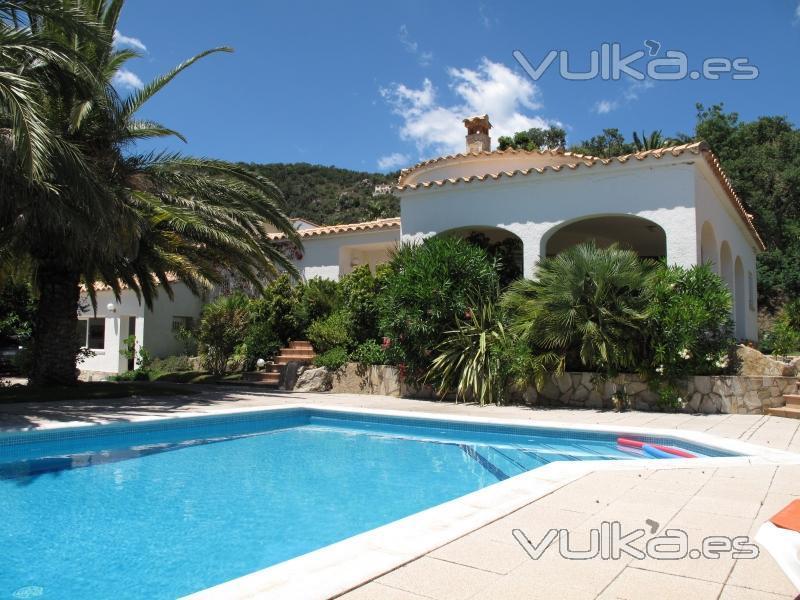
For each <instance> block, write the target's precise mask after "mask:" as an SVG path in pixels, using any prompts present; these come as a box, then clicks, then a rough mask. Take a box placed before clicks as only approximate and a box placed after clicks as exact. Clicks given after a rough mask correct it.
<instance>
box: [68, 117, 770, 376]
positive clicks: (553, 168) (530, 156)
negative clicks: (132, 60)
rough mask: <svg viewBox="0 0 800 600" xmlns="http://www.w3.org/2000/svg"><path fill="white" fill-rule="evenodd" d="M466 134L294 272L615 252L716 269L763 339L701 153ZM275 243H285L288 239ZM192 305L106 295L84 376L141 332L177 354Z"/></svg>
mask: <svg viewBox="0 0 800 600" xmlns="http://www.w3.org/2000/svg"><path fill="white" fill-rule="evenodd" d="M464 124H465V126H466V129H467V135H466V152H465V153H463V154H455V155H451V156H444V157H441V158H436V159H433V160H428V161H425V162H422V163H419V164H417V165H415V166H413V167H411V168H409V169H405V170H403V171H402V172H401V174H400V178H399V180H398V182H397V185H396V186H395V187H394V193H395V194H397V195H398V196H399V198H400V215H401V216H400V218H396V219H382V220H378V221H370V222H367V223H352V224H346V225H332V226H314V225H313V224H309V223H307V222H304V223H303V224H302V225H301V226H299V227H298V231H299V234H300V237H301V239H302V242H303V246H304V248H303V251H302V252H298V253H296V256H297V257H298V258H297V259H296V260H295V262H296V264H297V267H298V270H299V271H300V273H301V275H302V276H303V278H304V279H311V278H313V277H324V278H329V279H338V278H339V277H341V276H342V275H344V274H346V273H349V272H350V271H351V270H352V269H353V268H354V267H356V266H358V265H370V267H371V268H374V267H375V265H377V264H379V263H381V262H385V261H386V260H387V259H388V257H389V255H390V253H391V251H392V249H393V248H394V247H395V246H396V245H397V244H398V243H399V242H401V241H402V242H415V241H420V240H423V239H424V238H427V237H430V236H434V235H459V236H466V235H470V234H472V233H481V234H483V235H485V236H486V237H487V238H488V239H489V240H490V241H492V242H496V241H500V240H503V239H505V238H508V237H516V238H517V239H518V240H519V241H520V242H521V246H522V256H521V263H522V264H521V265H520V266H521V268H522V273H523V275H524V276H526V277H531V276H532V274H533V270H534V266H535V264H536V262H537V261H538V260H539V258H541V257H544V256H551V255H554V254H557V253H558V252H560V251H561V250H563V249H565V248H567V247H569V246H571V245H574V244H577V243H580V242H582V241H585V240H589V239H593V240H595V241H596V242H597V243H598V244H600V245H610V244H612V243H615V242H616V243H619V244H620V245H621V246H623V247H627V248H630V249H632V250H635V251H636V252H637V253H638V254H639V255H640V256H642V257H656V258H664V259H666V261H667V262H668V263H670V264H677V265H682V266H685V267H690V266H692V265H697V264H702V263H705V262H711V263H712V265H713V268H714V270H715V271H716V272H717V273H719V275H720V276H722V278H723V279H724V280H725V282H726V283H727V284H728V286H729V288H730V289H731V292H732V294H733V297H734V310H733V313H734V314H733V317H734V320H735V323H736V336H737V337H738V338H740V339H750V340H755V339H756V338H757V335H758V328H757V322H756V317H757V306H756V297H757V296H756V254H757V253H758V252H760V251H762V250H763V249H764V244H763V242H762V240H761V238H760V237H759V235H758V232H757V231H756V229H755V227H754V226H753V223H752V219H751V216H750V215H748V214H747V212H746V211H745V209H744V206H743V205H742V203H741V201H740V200H739V198H738V197H737V195H736V192H735V191H734V190H733V188H732V186H731V184H730V181H729V180H728V178H727V177H726V176H725V174H724V173H723V171H722V169H721V168H720V164H719V161H718V160H717V158H716V157H715V156H714V154H713V153H712V152H711V151H710V149H709V148H708V146H707V145H706V144H705V143H704V142H697V143H693V144H684V145H681V146H674V147H670V148H661V149H657V150H647V151H644V152H640V153H637V154H630V155H626V156H619V157H615V158H610V159H603V158H596V157H591V156H584V155H580V154H572V153H570V152H564V151H563V150H544V151H522V150H513V149H510V150H494V151H493V150H492V149H491V138H490V136H489V130H490V128H491V127H492V125H491V123H490V122H489V117H488V116H487V115H483V116H478V117H473V118H470V119H465V121H464ZM270 235H271V237H272V238H273V239H274V240H276V241H278V242H280V240H281V239H282V238H283V237H284V236H283V235H282V234H279V233H272V234H270ZM184 292H185V293H184ZM186 294H188V290H186V289H185V288H183V286H182V285H181V284H180V283H178V284H177V285H176V291H175V302H170V301H169V300H168V299H166V298H159V299H158V301H157V304H156V306H154V309H153V310H152V311H147V310H144V309H143V308H142V307H139V306H138V303H136V300H135V297H134V298H133V302H129V301H128V300H127V299H126V298H123V302H120V303H117V302H116V301H115V300H114V299H113V295H112V294H110V292H109V296H108V298H105V297H101V298H100V302H99V309H104V310H105V309H106V308H107V306H106V305H107V304H108V305H109V306H111V305H112V304H113V305H114V311H113V312H103V310H98V315H97V319H96V320H93V319H89V318H85V320H87V321H88V326H87V328H86V330H87V333H86V337H87V343H88V344H89V347H91V346H92V341H93V340H97V343H99V340H100V339H102V340H103V342H102V343H103V346H102V348H94V350H95V353H96V354H97V355H96V356H95V358H92V359H89V360H88V361H87V362H86V363H85V364H84V365H83V368H85V369H87V370H92V371H103V372H109V371H110V372H117V371H118V370H125V369H124V368H122V367H123V366H127V364H123V362H125V361H123V360H122V359H121V358H120V355H119V352H118V350H117V348H118V347H119V346H120V344H121V340H122V339H124V338H125V337H126V336H127V335H128V332H129V331H133V330H134V329H135V334H136V336H137V339H140V340H142V341H143V343H144V345H145V346H146V347H147V348H148V350H150V351H151V352H152V353H153V354H154V355H160V354H164V353H174V352H178V351H179V347H180V344H179V343H178V342H177V341H175V340H174V335H173V334H172V328H173V327H177V325H175V323H176V322H177V321H176V319H178V320H180V319H184V318H196V317H197V315H198V314H199V311H200V307H201V301H199V300H196V299H191V298H189V297H187V296H186ZM130 295H131V296H133V295H132V294H130ZM82 319H84V317H82ZM132 319H135V320H132ZM100 321H104V323H103V325H101V323H100ZM151 323H152V324H151ZM101 328H103V329H104V333H103V334H102V335H101V333H100V330H101ZM173 341H174V342H175V343H174V344H173ZM98 351H99V352H101V353H102V354H100V353H98Z"/></svg>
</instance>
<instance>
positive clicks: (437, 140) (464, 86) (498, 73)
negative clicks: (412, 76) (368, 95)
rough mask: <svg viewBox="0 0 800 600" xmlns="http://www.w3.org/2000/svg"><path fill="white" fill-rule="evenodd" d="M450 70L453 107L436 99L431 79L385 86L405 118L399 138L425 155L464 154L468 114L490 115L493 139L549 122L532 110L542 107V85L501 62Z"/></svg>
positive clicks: (383, 92)
mask: <svg viewBox="0 0 800 600" xmlns="http://www.w3.org/2000/svg"><path fill="white" fill-rule="evenodd" d="M447 73H448V75H449V77H450V82H449V88H450V90H451V91H452V92H453V93H454V94H455V96H456V97H457V100H456V101H455V102H454V103H453V104H450V105H445V104H443V103H441V102H440V101H439V100H438V98H437V91H436V88H435V87H434V85H433V83H432V82H431V80H430V79H428V78H425V79H424V80H423V82H422V87H420V88H416V89H415V88H412V87H409V86H407V85H405V84H402V83H395V84H392V85H391V86H390V87H388V88H384V89H381V95H382V96H383V98H384V99H385V100H386V101H387V102H388V103H389V105H390V106H391V107H392V110H393V112H394V113H395V114H397V115H399V116H400V117H401V119H402V124H401V126H400V137H401V139H403V140H405V141H410V142H413V143H414V144H415V145H416V147H417V150H418V152H419V153H420V155H422V156H423V157H425V156H431V155H436V154H452V153H456V152H463V151H464V124H463V122H462V121H463V120H464V118H466V117H468V116H472V115H476V114H488V115H489V117H490V119H491V121H492V125H493V126H494V127H493V128H492V137H493V138H494V139H497V138H498V137H500V136H502V135H512V134H514V133H515V132H517V131H522V130H525V129H530V128H531V127H542V128H546V127H548V126H549V125H550V124H551V122H548V121H547V120H545V119H543V118H542V117H539V116H535V115H531V114H529V113H530V111H535V110H538V109H540V108H541V107H542V105H541V103H540V101H539V95H540V94H539V88H538V87H537V86H536V85H535V84H534V83H533V82H532V81H530V80H529V79H527V78H526V77H525V76H523V75H518V74H517V73H515V72H514V71H512V70H511V69H509V68H508V67H507V66H505V65H504V64H502V63H495V62H492V61H490V60H489V59H487V58H483V59H482V60H481V62H480V64H479V65H478V68H477V69H469V68H464V69H456V68H450V69H448V71H447ZM553 124H557V123H553Z"/></svg>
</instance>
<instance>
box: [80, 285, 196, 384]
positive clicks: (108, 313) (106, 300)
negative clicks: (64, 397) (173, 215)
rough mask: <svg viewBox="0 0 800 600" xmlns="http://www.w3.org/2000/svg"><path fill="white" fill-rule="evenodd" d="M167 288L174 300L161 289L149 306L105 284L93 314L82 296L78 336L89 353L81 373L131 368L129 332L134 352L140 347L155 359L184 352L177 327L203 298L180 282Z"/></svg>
mask: <svg viewBox="0 0 800 600" xmlns="http://www.w3.org/2000/svg"><path fill="white" fill-rule="evenodd" d="M171 287H172V293H173V297H172V299H170V298H169V296H168V295H167V293H166V292H165V291H164V290H163V289H161V290H160V293H159V294H158V296H156V298H155V299H154V300H153V307H152V309H150V308H147V307H146V306H145V305H144V303H143V302H141V303H140V302H139V299H138V298H137V297H136V294H135V293H134V292H133V290H130V289H123V290H122V293H121V294H120V298H119V299H117V298H116V297H115V296H114V292H113V291H112V290H111V289H109V288H100V289H98V290H97V291H96V293H97V311H96V312H95V311H94V310H93V309H92V307H91V304H90V303H89V300H88V297H87V296H86V295H85V294H82V298H81V307H82V310H81V311H80V312H79V314H78V330H77V336H78V340H79V342H80V343H81V345H82V346H83V347H84V348H88V349H89V350H90V356H89V357H88V358H86V359H84V360H83V362H82V363H81V364H80V365H79V366H80V369H81V371H83V372H85V373H87V374H92V375H96V376H98V377H103V376H104V375H110V374H115V373H124V372H125V371H128V370H130V369H132V368H134V366H135V364H134V361H133V360H131V359H130V358H129V357H128V356H126V354H125V350H126V349H127V343H126V340H127V339H128V338H129V336H133V341H134V343H135V347H136V348H137V350H138V349H139V348H141V347H144V348H146V349H147V351H148V352H149V353H150V354H151V355H152V356H154V357H164V356H170V355H175V354H185V352H186V351H185V348H184V344H183V342H182V341H181V340H180V339H179V338H178V337H177V336H176V334H177V332H178V330H179V329H180V328H181V327H188V328H191V327H192V325H193V324H194V323H195V322H196V320H197V319H198V317H199V316H200V311H201V310H202V307H203V304H204V303H205V301H204V299H203V298H200V297H198V296H195V295H194V294H192V293H191V292H190V291H189V288H187V287H186V285H185V284H183V283H181V282H179V281H178V282H174V283H173V284H172V286H171Z"/></svg>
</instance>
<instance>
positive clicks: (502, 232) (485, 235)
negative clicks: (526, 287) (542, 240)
mask: <svg viewBox="0 0 800 600" xmlns="http://www.w3.org/2000/svg"><path fill="white" fill-rule="evenodd" d="M438 235H441V236H453V237H460V238H463V239H465V240H467V241H468V242H470V243H472V244H475V245H476V246H480V247H481V248H483V249H484V250H486V252H487V253H488V254H489V256H491V257H493V258H497V259H498V260H499V262H500V284H501V285H502V286H506V285H508V284H509V283H511V282H512V281H514V280H515V279H519V278H520V277H522V265H523V262H522V240H521V239H519V238H518V237H517V236H516V235H514V234H513V233H511V232H510V231H508V230H506V229H502V228H500V227H485V226H480V225H476V226H474V227H459V228H457V229H448V230H447V231H443V232H441V233H439V234H438Z"/></svg>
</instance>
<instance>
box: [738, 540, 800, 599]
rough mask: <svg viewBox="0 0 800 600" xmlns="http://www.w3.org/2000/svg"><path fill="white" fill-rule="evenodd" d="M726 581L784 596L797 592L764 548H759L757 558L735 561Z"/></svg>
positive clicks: (792, 595)
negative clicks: (759, 552)
mask: <svg viewBox="0 0 800 600" xmlns="http://www.w3.org/2000/svg"><path fill="white" fill-rule="evenodd" d="M727 583H728V585H733V586H737V587H744V588H749V589H754V590H759V591H762V592H770V593H773V594H781V595H783V596H784V597H787V596H788V597H792V598H793V597H794V596H795V595H797V593H798V592H797V590H795V589H794V586H793V585H792V583H791V582H790V581H789V579H788V578H787V577H786V575H784V574H783V571H781V569H780V567H779V566H778V565H777V563H776V562H775V561H774V560H773V559H772V557H771V556H770V555H769V553H768V552H767V551H766V550H764V549H762V550H761V554H760V555H759V556H758V558H755V559H753V560H740V561H737V562H736V565H735V566H734V567H733V571H732V572H731V576H730V578H729V579H728V581H727Z"/></svg>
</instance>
